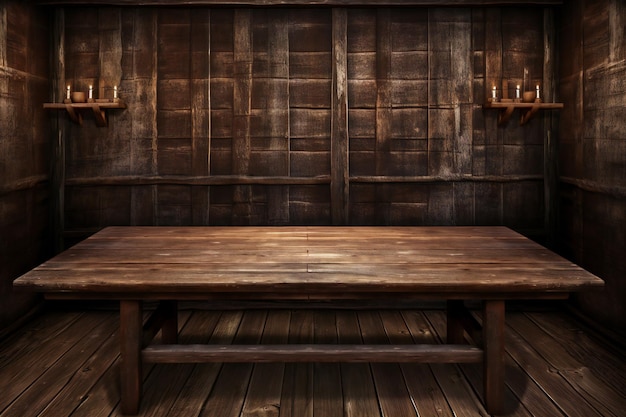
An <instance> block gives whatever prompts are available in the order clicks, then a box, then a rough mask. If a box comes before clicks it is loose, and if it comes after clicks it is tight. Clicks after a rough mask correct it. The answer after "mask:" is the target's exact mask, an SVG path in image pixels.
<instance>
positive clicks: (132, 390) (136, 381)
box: [120, 300, 143, 414]
mask: <svg viewBox="0 0 626 417" xmlns="http://www.w3.org/2000/svg"><path fill="white" fill-rule="evenodd" d="M142 334H143V312H142V304H141V301H136V300H123V301H121V302H120V344H121V347H120V358H121V361H120V362H121V363H120V375H121V392H120V396H121V409H122V413H123V414H137V413H138V412H139V403H140V401H141V389H142V388H141V384H142V379H143V375H142V369H141V342H142Z"/></svg>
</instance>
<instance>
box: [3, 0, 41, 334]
mask: <svg viewBox="0 0 626 417" xmlns="http://www.w3.org/2000/svg"><path fill="white" fill-rule="evenodd" d="M48 36H49V30H48V21H47V18H46V17H45V15H44V14H43V13H42V12H41V10H37V9H34V8H32V7H29V6H25V5H24V2H18V1H2V2H0V331H1V330H2V329H3V328H5V327H7V326H8V325H10V324H12V323H13V322H14V321H15V320H16V319H17V318H18V317H20V316H21V315H23V314H24V312H25V311H27V310H28V309H29V308H31V307H32V305H33V302H34V300H33V297H32V296H31V295H28V294H19V293H15V292H13V290H12V281H13V279H14V278H17V276H18V275H19V274H21V273H23V272H25V271H27V270H28V269H30V268H32V267H33V266H35V265H37V264H38V263H39V262H41V261H42V260H44V259H45V257H46V256H49V255H50V254H51V253H52V248H51V244H50V233H51V228H50V227H49V218H50V198H49V196H50V191H49V183H48V181H49V178H50V154H49V150H50V146H49V139H50V135H49V133H50V132H49V128H48V123H47V119H46V117H45V114H44V112H43V110H42V106H41V103H42V102H43V101H45V100H46V99H47V97H48V95H49V87H48V85H49V81H48V79H49V73H48V60H49V46H48Z"/></svg>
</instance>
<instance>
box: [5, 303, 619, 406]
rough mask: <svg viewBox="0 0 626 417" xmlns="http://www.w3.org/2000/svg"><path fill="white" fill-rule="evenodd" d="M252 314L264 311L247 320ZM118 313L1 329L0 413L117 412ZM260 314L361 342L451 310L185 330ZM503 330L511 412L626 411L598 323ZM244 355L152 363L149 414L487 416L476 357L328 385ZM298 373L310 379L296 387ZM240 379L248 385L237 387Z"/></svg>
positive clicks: (206, 319)
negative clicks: (247, 360) (245, 360)
mask: <svg viewBox="0 0 626 417" xmlns="http://www.w3.org/2000/svg"><path fill="white" fill-rule="evenodd" d="M322 313H323V314H322ZM244 315H251V316H255V315H256V316H259V318H258V319H257V320H252V319H251V318H252V317H251V318H249V319H247V320H245V321H243V320H242V319H243V317H244ZM323 315H325V316H328V318H325V319H322V316H323ZM117 318H118V314H117V313H114V312H107V311H91V312H85V311H81V312H80V313H78V312H76V311H62V312H61V311H48V312H47V314H44V315H41V316H39V317H37V318H36V319H35V320H33V321H31V322H29V323H28V324H27V325H26V326H25V327H23V328H21V329H20V330H19V331H18V332H16V333H14V334H12V335H11V336H10V337H8V338H6V339H4V340H3V343H2V345H0V358H1V359H0V389H1V390H2V393H3V395H2V396H1V397H0V410H2V411H0V413H2V415H3V416H7V417H8V416H24V415H41V416H42V417H58V416H68V417H79V416H85V417H94V416H119V415H120V412H119V405H118V400H117V397H116V396H115V395H112V393H111V387H112V386H116V384H117V383H118V382H117V381H118V377H119V351H118V343H119V339H118V337H119V335H118V331H117V329H116V328H117ZM259 322H261V323H262V324H261V325H260V328H261V329H260V331H261V332H262V336H261V342H262V343H282V342H286V341H287V339H289V338H292V339H293V338H296V337H299V338H301V340H300V342H301V343H314V342H317V340H316V339H317V337H318V336H317V335H318V334H319V333H320V330H321V329H322V328H323V329H324V331H323V333H324V334H327V333H333V334H334V335H336V336H335V337H337V338H338V340H339V342H341V343H361V341H362V338H366V339H367V341H368V342H369V341H370V340H378V341H379V342H381V343H388V342H393V343H403V342H404V343H414V342H433V341H437V340H444V339H445V313H443V312H442V311H430V310H429V311H424V312H422V311H415V310H399V311H389V310H374V311H364V310H356V311H351V310H345V309H342V310H336V309H328V310H326V311H311V310H269V311H268V310H256V311H246V312H245V313H244V312H242V311H240V310H233V311H220V310H208V311H207V310H204V309H198V310H195V311H186V312H184V313H181V321H180V329H181V341H182V342H185V343H205V342H206V341H209V339H211V342H212V343H230V342H231V341H232V340H233V338H234V337H235V336H236V335H237V333H240V334H241V335H242V336H243V335H251V334H256V332H258V331H259V329H258V327H257V328H254V327H252V326H255V325H257V324H258V323H259ZM263 323H264V324H263ZM303 329H309V330H310V331H307V330H303ZM505 333H506V335H507V337H508V343H507V345H506V352H507V356H506V367H507V369H506V371H507V374H506V375H507V376H506V382H507V388H506V391H507V395H510V397H508V398H510V401H509V402H507V409H506V411H505V412H506V413H507V415H512V416H524V417H545V416H556V415H570V416H575V415H584V416H585V417H607V416H611V415H614V416H619V415H621V412H622V411H623V409H624V401H625V399H624V396H623V386H624V383H626V382H625V380H624V376H626V368H625V363H624V360H623V358H624V355H625V354H626V353H625V352H624V351H623V349H621V348H620V347H619V346H616V345H609V344H605V343H604V342H606V340H604V342H603V339H602V338H598V337H597V334H596V333H595V332H594V331H593V329H589V328H587V327H586V326H585V325H584V324H583V323H581V322H578V321H576V320H575V319H574V318H573V317H571V316H568V315H566V314H563V313H559V312H555V311H536V312H526V313H524V312H519V311H510V312H509V313H508V314H507V326H506V329H505ZM297 335H301V336H297ZM33 340H36V341H37V343H33ZM88 341H89V342H88ZM239 342H241V340H239ZM520 364H523V365H522V366H520ZM322 365H323V366H333V365H332V364H322ZM322 365H320V366H322ZM244 366H245V365H239V364H220V363H215V364H203V365H194V364H187V365H162V364H157V365H147V366H146V369H145V371H146V374H145V380H144V398H143V402H142V409H141V413H142V415H153V416H159V417H173V416H184V417H197V416H202V415H210V414H211V412H210V411H207V410H209V409H208V408H206V407H205V406H208V407H211V406H213V405H215V404H218V403H220V404H223V403H226V402H228V403H231V404H233V406H232V409H231V408H229V409H228V410H227V411H225V412H223V413H221V414H220V416H223V417H239V416H241V415H245V416H247V417H258V416H267V417H277V416H279V415H280V416H293V417H296V416H298V417H302V416H304V415H310V414H307V413H306V412H305V411H306V410H307V409H308V408H307V407H310V410H313V409H314V408H316V407H322V406H323V407H325V409H326V410H327V412H326V413H325V414H324V415H325V416H328V415H333V416H334V415H336V414H337V413H339V415H344V414H343V413H344V410H345V415H346V416H350V417H357V416H358V417H380V416H381V415H387V414H382V411H381V409H383V410H390V409H396V410H397V409H400V410H404V411H405V413H404V414H401V415H402V416H413V417H415V416H417V415H420V416H421V415H426V416H430V415H441V416H445V417H450V416H453V415H457V416H458V415H465V416H471V417H478V416H481V415H482V416H484V415H486V413H485V411H484V410H483V409H482V406H481V405H480V399H479V396H478V395H477V394H476V392H479V391H480V389H481V379H480V365H479V364H464V365H462V366H461V367H458V366H456V365H449V364H432V365H425V364H416V365H411V364H395V363H390V364H372V365H369V364H341V365H340V367H339V372H340V373H339V375H338V376H337V378H340V379H341V381H340V384H341V385H340V387H341V388H342V389H336V390H333V391H322V390H320V388H319V387H321V386H322V385H325V384H329V383H330V381H329V379H328V375H329V374H328V372H324V373H320V372H321V370H322V369H321V368H320V367H317V368H316V367H315V365H310V366H309V365H306V364H286V365H285V364H254V365H250V366H251V368H252V372H251V373H250V374H248V373H241V372H238V375H243V376H244V377H245V379H244V380H242V381H238V382H237V381H234V380H233V379H232V378H230V376H231V372H232V371H235V370H237V369H240V368H242V367H244ZM373 371H375V372H376V374H375V375H376V378H374V376H373ZM294 381H298V382H299V383H300V384H301V385H296V386H294V384H293V382H294ZM307 383H308V384H310V385H307ZM240 385H243V386H245V387H247V389H246V390H243V391H242V390H235V389H229V388H228V387H229V386H230V387H234V386H240ZM218 386H221V388H219V389H214V388H216V387H218ZM224 394H225V395H224ZM210 410H211V411H213V410H214V409H213V408H211V409H210ZM242 410H243V412H242ZM203 413H204V414H203ZM418 413H419V414H418ZM395 415H398V414H395Z"/></svg>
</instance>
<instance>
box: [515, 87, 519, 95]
mask: <svg viewBox="0 0 626 417" xmlns="http://www.w3.org/2000/svg"><path fill="white" fill-rule="evenodd" d="M515 98H519V85H518V86H516V87H515Z"/></svg>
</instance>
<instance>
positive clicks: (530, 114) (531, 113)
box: [519, 103, 540, 126]
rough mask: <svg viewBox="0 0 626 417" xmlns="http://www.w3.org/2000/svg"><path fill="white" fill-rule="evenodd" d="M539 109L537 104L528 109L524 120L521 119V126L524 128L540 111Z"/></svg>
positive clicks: (524, 114)
mask: <svg viewBox="0 0 626 417" xmlns="http://www.w3.org/2000/svg"><path fill="white" fill-rule="evenodd" d="M539 108H540V106H539V105H538V103H537V104H535V105H534V106H532V107H531V108H530V109H528V110H527V111H526V112H523V113H522V118H521V119H520V122H519V124H520V125H522V126H523V125H525V124H526V123H527V122H528V121H529V120H530V119H531V117H533V116H534V114H535V113H537V112H538V111H539Z"/></svg>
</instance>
